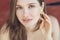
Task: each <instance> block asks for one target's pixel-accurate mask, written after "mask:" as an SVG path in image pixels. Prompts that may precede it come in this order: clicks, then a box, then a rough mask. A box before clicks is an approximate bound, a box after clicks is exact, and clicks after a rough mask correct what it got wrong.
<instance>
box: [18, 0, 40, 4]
mask: <svg viewBox="0 0 60 40" xmlns="http://www.w3.org/2000/svg"><path fill="white" fill-rule="evenodd" d="M29 3H38V4H39V2H38V0H17V4H23V5H24V4H29Z"/></svg>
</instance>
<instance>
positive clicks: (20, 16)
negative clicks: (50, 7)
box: [16, 10, 22, 20]
mask: <svg viewBox="0 0 60 40" xmlns="http://www.w3.org/2000/svg"><path fill="white" fill-rule="evenodd" d="M16 16H17V18H18V20H21V19H22V12H20V11H19V10H18V11H17V12H16Z"/></svg>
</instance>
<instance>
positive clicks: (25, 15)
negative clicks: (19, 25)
mask: <svg viewBox="0 0 60 40" xmlns="http://www.w3.org/2000/svg"><path fill="white" fill-rule="evenodd" d="M23 15H24V17H28V16H29V10H28V9H24V13H23Z"/></svg>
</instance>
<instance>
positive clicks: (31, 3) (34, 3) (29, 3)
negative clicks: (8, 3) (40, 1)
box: [16, 3, 36, 6]
mask: <svg viewBox="0 0 60 40" xmlns="http://www.w3.org/2000/svg"><path fill="white" fill-rule="evenodd" d="M30 4H36V3H29V4H28V5H30ZM16 6H21V5H19V4H18V5H16Z"/></svg>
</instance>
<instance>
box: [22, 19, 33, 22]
mask: <svg viewBox="0 0 60 40" xmlns="http://www.w3.org/2000/svg"><path fill="white" fill-rule="evenodd" d="M31 20H32V19H23V22H25V23H27V22H30V21H31Z"/></svg>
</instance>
